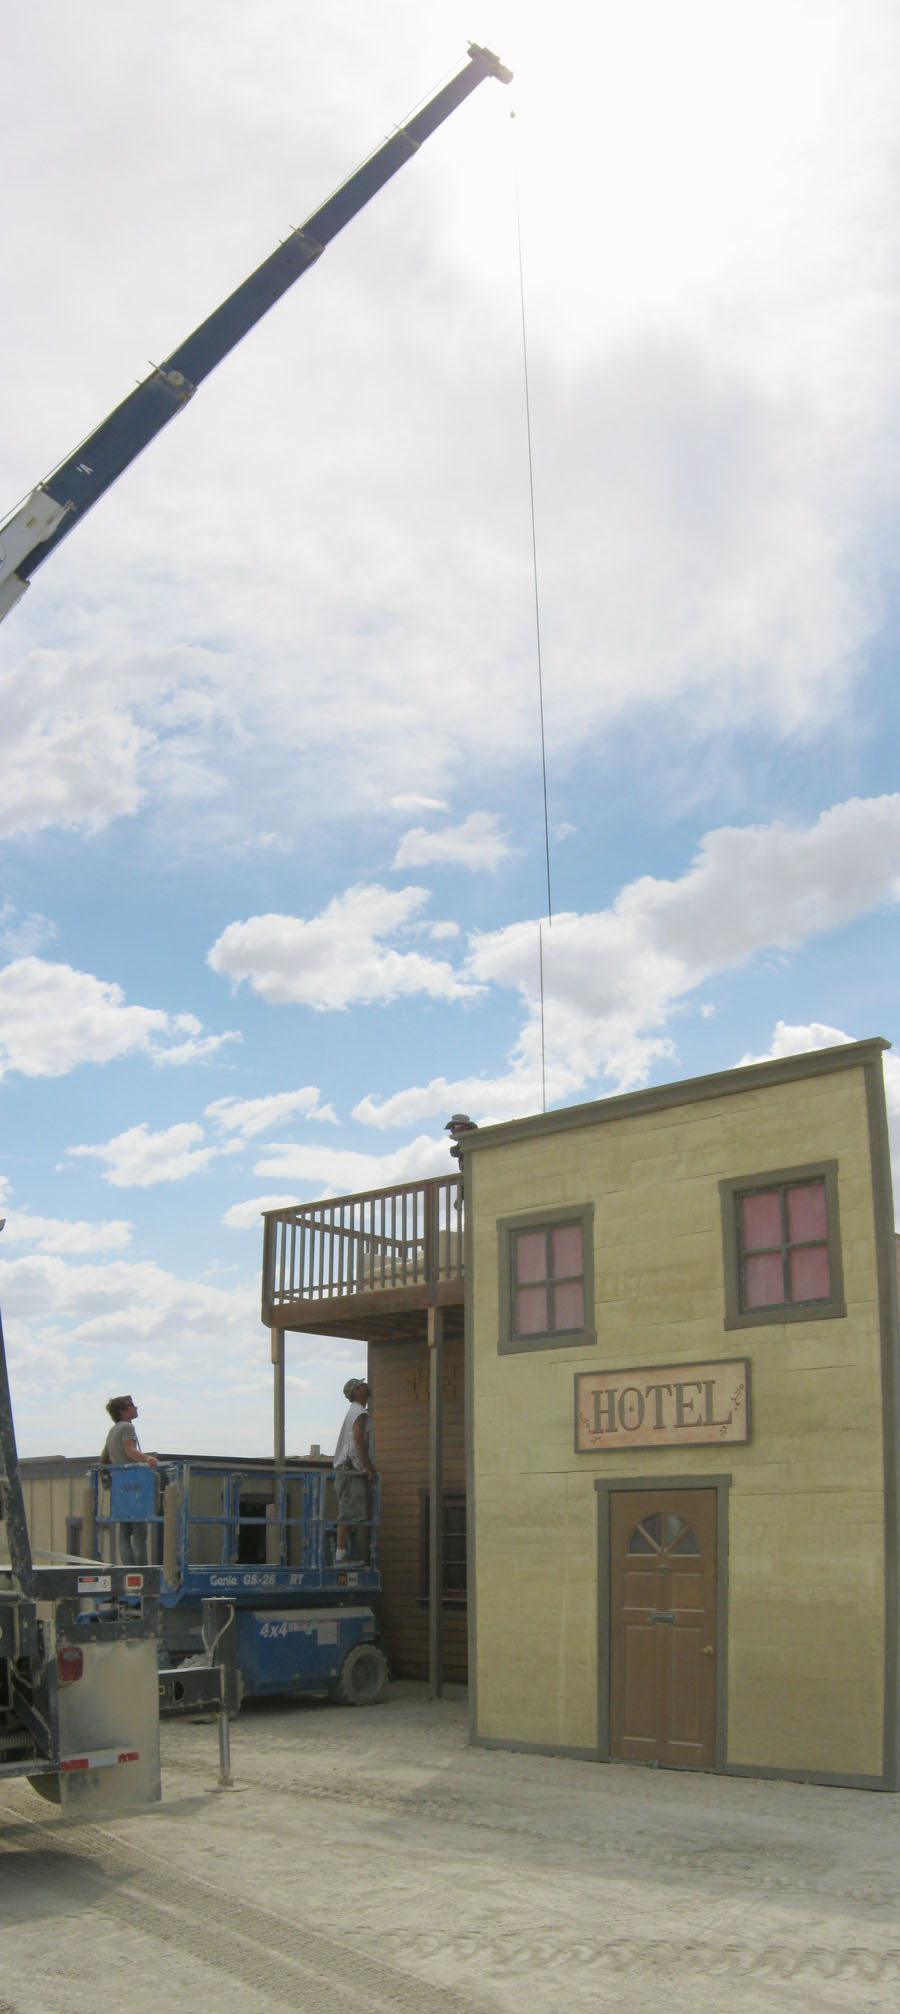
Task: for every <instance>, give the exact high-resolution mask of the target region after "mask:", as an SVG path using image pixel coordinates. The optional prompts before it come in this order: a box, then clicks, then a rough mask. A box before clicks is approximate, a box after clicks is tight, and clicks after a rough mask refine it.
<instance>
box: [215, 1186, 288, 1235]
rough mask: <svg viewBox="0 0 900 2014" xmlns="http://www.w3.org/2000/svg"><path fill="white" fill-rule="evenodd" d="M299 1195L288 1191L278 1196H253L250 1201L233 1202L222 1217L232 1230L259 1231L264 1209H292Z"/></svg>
mask: <svg viewBox="0 0 900 2014" xmlns="http://www.w3.org/2000/svg"><path fill="white" fill-rule="evenodd" d="M299 1201H300V1198H299V1197H298V1196H293V1195H288V1194H286V1193H283V1194H279V1195H277V1196H252V1197H251V1198H250V1200H249V1202H246V1203H232V1205H231V1208H230V1210H226V1211H225V1215H224V1217H223V1218H222V1222H223V1224H227V1225H228V1228H229V1230H230V1231H259V1229H260V1218H261V1217H262V1214H263V1211H264V1210H292V1209H294V1208H295V1207H296V1206H297V1204H298V1203H299Z"/></svg>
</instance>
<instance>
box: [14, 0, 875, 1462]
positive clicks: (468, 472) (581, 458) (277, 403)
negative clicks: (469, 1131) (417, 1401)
mask: <svg viewBox="0 0 900 2014" xmlns="http://www.w3.org/2000/svg"><path fill="white" fill-rule="evenodd" d="M322 12H323V10H321V9H319V8H312V7H307V6H306V5H305V4H290V5H289V4H286V0H267V4H266V6H265V7H264V9H262V10H259V9H254V10H250V9H248V8H246V7H244V6H242V5H238V4H237V0H218V4H216V5H213V4H212V0H187V4H186V5H185V6H184V7H183V8H182V9H181V10H180V13H179V22H178V33H177V38H176V39H175V40H174V41H173V40H172V38H171V37H170V36H168V35H162V34H161V33H160V29H159V17H158V15H157V14H155V13H154V12H152V11H151V10H150V8H149V7H148V6H146V5H144V4H143V0H136V4H133V5H131V6H129V7H128V8H127V9H124V8H122V7H121V6H120V5H119V4H118V0H116V4H111V0H92V6H91V7H90V9H88V10H73V9H71V7H69V6H68V5H67V4H63V0H35V4H34V6H33V7H32V8H31V9H30V10H28V11H27V12H24V13H20V14H19V15H18V16H17V17H16V18H15V19H14V20H10V21H9V22H8V23H5V34H4V46H5V56H6V66H5V72H4V77H3V80H2V82H0V110H2V117H3V123H4V130H5V132H6V134H7V136H8V137H7V158H8V159H9V160H11V161H14V162H15V163H16V180H17V189H18V195H17V199H16V200H15V201H14V202H12V203H11V204H10V205H8V206H7V218H6V226H5V235H6V266H7V272H8V274H9V285H8V290H7V293H8V302H7V310H6V313H5V316H4V318H3V322H2V324H0V350H2V358H0V362H2V375H3V383H4V385H5V386H6V390H7V396H6V400H5V416H4V417H5V424H4V429H3V440H2V443H0V479H2V490H0V494H2V496H3V499H4V506H3V507H4V508H8V509H10V510H11V509H12V508H13V506H14V505H15V503H16V502H17V500H18V499H19V498H20V497H22V496H23V495H24V494H25V493H27V491H28V490H30V489H31V488H32V487H33V485H34V484H35V483H36V482H37V481H38V480H40V478H41V477H42V476H43V475H45V474H46V473H47V472H48V471H49V470H50V469H51V468H52V467H53V465H54V464H55V463H56V462H58V461H59V460H61V459H62V458H63V457H64V456H65V455H66V454H67V453H68V452H69V450H70V449H71V447H72V446H73V444H74V443H75V442H76V441H78V440H79V439H81V438H82V437H83V436H84V435H85V434H87V433H88V432H89V431H90V430H91V428H92V427H93V426H94V425H96V424H97V423H98V422H99V420H100V419H101V418H102V417H103V415H104V414H105V413H106V412H108V411H109V410H110V409H111V408H112V407H113V406H114V405H115V404H117V403H118V401H119V400H120V399H121V398H122V397H123V396H124V395H125V393H126V392H127V390H128V389H129V387H130V386H131V384H132V383H133V382H134V381H135V380H136V379H139V378H141V377H142V376H144V375H145V374H146V371H147V368H148V365H149V363H150V362H151V361H153V360H158V359H159V358H160V357H161V356H164V355H165V354H167V352H168V351H170V350H171V349H172V348H173V347H174V345H175V343H176V342H177V341H178V340H180V338H181V337H183V336H184V335H186V334H187V333H188V332H189V330H190V329H192V328H193V327H194V326H195V325H196V323H197V322H198V321H200V320H201V319H202V318H203V316H204V315H205V314H206V313H208V312H209V311H210V310H211V309H212V308H213V307H214V306H215V305H216V303H217V302H218V301H219V300H221V299H222V298H223V297H224V296H225V295H226V294H227V293H229V292H230V291H231V289H232V288H233V287H234V286H235V285H236V284H237V283H238V282H239V281H240V280H241V279H242V278H243V277H244V276H245V274H246V273H247V272H249V271H250V270H251V269H252V268H253V267H254V266H256V265H257V264H258V263H259V262H260V260H261V259H262V258H263V257H264V256H265V255H266V253H267V252H268V251H269V250H270V249H271V248H272V246H273V245H274V244H275V242H276V241H277V239H278V238H279V237H282V236H284V235H285V234H286V232H287V231H288V230H289V229H290V228H291V227H292V226H294V225H296V224H298V223H300V222H302V220H303V218H304V217H306V216H307V215H309V213H310V212H311V211H312V210H314V209H315V208H316V207H317V206H318V204H319V203H320V202H321V201H322V200H323V199H324V197H325V196H326V195H327V194H328V193H329V191H330V190H331V189H332V188H333V187H335V186H336V185H337V184H338V183H339V182H340V181H342V180H343V179H345V177H346V176H347V175H348V174H349V173H351V172H352V170H353V168H354V167H355V166H356V165H357V163H358V162H359V160H360V159H361V158H362V156H363V155H364V154H366V153H368V152H369V151H370V150H371V148H372V147H373V146H375V145H377V144H378V143H379V142H380V140H381V139H382V138H383V137H384V135H385V134H386V133H387V132H388V131H389V130H390V128H391V126H392V125H393V124H394V123H397V122H400V121H402V120H403V118H404V117H405V116H406V115H407V114H408V112H409V111H410V110H411V109H412V107H413V106H414V105H415V104H416V103H417V102H418V101H419V100H420V99H422V98H424V97H427V96H430V95H431V94H432V92H433V91H434V90H435V89H436V88H437V87H438V86H439V84H440V83H441V82H442V81H443V80H444V78H445V77H446V76H447V75H448V74H452V73H453V72H454V71H455V70H456V69H457V68H459V67H461V65H462V63H463V61H464V60H465V52H466V45H467V42H468V39H469V38H470V37H474V38H475V39H477V40H478V41H481V42H484V43H487V44H488V45H489V46H491V47H492V48H494V49H495V50H497V51H498V53H499V54H500V56H501V57H502V58H503V60H504V61H505V62H507V63H508V64H509V65H510V66H511V67H512V68H513V69H514V71H515V81H514V84H513V85H512V87H510V89H509V90H504V89H502V88H501V87H500V86H499V85H497V84H495V83H493V82H488V83H485V84H484V85H482V86H481V87H480V89H479V90H478V91H477V92H476V93H475V95H474V97H473V98H472V99H470V100H469V102H468V103H467V104H466V105H465V106H463V107H462V108H461V109H460V110H459V111H458V112H457V113H456V114H455V115H454V116H453V118H451V119H450V120H449V121H448V123H447V124H446V126H445V127H444V128H442V130H441V131H440V132H439V133H438V134H437V135H435V136H434V137H433V138H432V139H431V140H430V141H429V142H428V144H427V146H426V147H424V148H423V149H422V151H421V153H420V154H419V155H418V156H417V157H416V159H415V160H414V161H412V162H411V163H409V164H408V165H407V166H406V167H405V168H404V170H403V171H402V173H401V174H400V175H398V177H397V178H396V180H395V181H394V182H393V183H392V184H391V185H390V187H389V188H388V189H386V190H385V191H383V192H382V193H381V194H380V195H379V196H378V197H377V198H376V199H375V201H374V202H373V203H372V205H371V207H370V208H369V209H368V210H367V211H366V212H365V213H363V215H361V216H360V217H359V218H357V219H356V220H355V221H354V223H353V224H352V225H351V226H349V227H348V229H347V230H346V232H345V233H344V234H343V236H342V237H341V238H340V239H339V240H338V241H336V243H335V244H333V245H332V246H331V247H330V248H329V249H328V251H327V253H326V255H325V257H324V258H323V259H322V260H321V261H320V262H319V264H318V265H317V267H316V268H315V269H314V270H313V271H312V272H311V273H309V274H308V275H307V276H306V277H305V278H304V279H303V280H302V281H301V282H300V283H299V284H298V285H297V287H296V288H295V289H294V290H293V292H292V293H291V294H289V295H288V296H287V297H286V299H285V300H284V301H282V302H281V303H280V304H279V306H278V307H277V308H276V309H274V310H273V312H272V314H271V315H270V316H269V317H268V318H267V320H266V321H265V322H264V323H263V324H262V325H261V326H260V327H259V328H258V329H257V330H255V331H254V332H253V333H252V334H251V335H250V336H249V337H248V338H247V340H246V341H245V343H244V344H243V345H242V346H241V348H240V350H239V351H238V352H236V353H235V355H234V356H233V357H231V358H230V359H228V360H227V361H226V362H225V363H224V364H222V365H221V366H220V367H219V369H218V370H217V371H216V372H215V373H214V375H213V376H212V378H211V379H210V380H209V381H208V382H207V383H206V384H205V385H203V386H202V388H201V390H200V391H199V392H198V394H197V397H196V398H195V399H194V400H193V401H192V403H191V405H190V406H189V407H188V409H187V410H186V412H185V413H184V414H183V415H182V416H180V417H179V419H178V420H177V422H175V423H173V424H172V425H171V426H170V427H169V428H168V429H167V430H166V432H165V434H164V435H163V436H161V437H160V438H159V439H158V440H157V441H156V442H155V443H153V444H152V445H151V447H150V448H149V449H148V450H147V452H146V453H145V455H144V456H143V457H142V458H141V460H140V461H139V462H138V463H137V464H136V465H135V466H134V467H133V468H132V469H131V470H130V471H129V472H128V473H127V474H126V475H125V476H124V477H123V478H122V479H121V481H120V482H119V483H118V485H117V486H116V487H115V489H114V490H113V491H111V492H110V493H109V495H108V496H107V497H106V498H105V499H104V501H103V502H102V503H101V504H99V505H98V506H97V508H96V509H95V510H94V512H93V513H92V514H91V516H90V517H89V518H87V519H85V521H84V522H83V523H82V524H80V525H79V526H78V527H77V528H76V530H75V531H74V532H73V534H72V536H71V538H69V539H68V540H67V541H66V542H65V543H64V544H63V545H62V546H61V547H60V549H59V550H58V551H57V552H55V553H54V554H52V555H51V556H50V557H49V558H48V560H47V563H46V566H45V567H43V568H42V569H40V570H39V572H38V573H37V575H36V576H35V580H34V584H33V586H32V588H31V589H30V591H29V593H28V595H27V596H26V597H25V599H24V600H23V601H22V602H21V603H20V604H19V605H18V607H17V608H16V609H15V610H14V611H13V612H12V613H11V614H10V616H9V617H8V619H7V620H6V622H5V623H4V624H3V625H2V628H0V864H2V880H0V1214H5V1215H6V1218H7V1228H6V1230H5V1231H4V1232H3V1235H2V1244H0V1254H2V1256H0V1303H2V1308H3V1318H4V1328H5V1332H6V1339H7V1349H8V1355H9V1359H10V1372H11V1377H12V1380H13V1385H14V1393H15V1402H16V1415H17V1426H18V1434H19V1443H20V1449H21V1451H22V1452H23V1453H24V1454H39V1453H51V1452H62V1453H69V1454H81V1453H85V1452H90V1451H92V1450H93V1449H94V1448H95V1447H96V1446H99V1444H100V1441H101V1439H102V1436H103V1412H102V1406H103V1401H104V1399H105V1397H106V1396H107V1394H108V1393H109V1392H111V1391H118V1390H123V1389H129V1388H131V1389H133V1390H134V1391H135V1395H136V1397H137V1398H138V1402H139V1406H140V1414H141V1425H142V1432H143V1438H144V1444H145V1445H146V1446H148V1447H153V1446H158V1447H165V1448H168V1449H172V1448H185V1449H193V1450H196V1451H209V1452H231V1453H242V1454H264V1453H266V1452H268V1451H269V1449H270V1447H271V1432H272V1428H271V1373H270V1368H269V1362H268V1339H267V1336H266V1334H265V1332H264V1331H263V1329H262V1327H261V1325H260V1323H259V1313H258V1308H259V1273H260V1258H261V1240H260V1211H261V1209H262V1208H264V1207H266V1206H271V1205H273V1204H275V1203H280V1202H287V1201H288V1200H292V1199H297V1200H302V1199H306V1198H312V1197H315V1196H321V1195H325V1194H329V1193H330V1194H342V1193H346V1192H350V1191H353V1190H354V1189H357V1188H369V1187H372V1186H377V1185H379V1184H381V1183H388V1182H393V1181H400V1180H403V1179H405V1178H406V1177H407V1176H408V1175H410V1176H411V1175H418V1174H420V1173H438V1172H441V1171H443V1170H444V1169H446V1168H447V1167H448V1166H449V1165H450V1164H449V1162H448V1155H447V1145H446V1138H445V1135H444V1132H443V1127H444V1122H445V1120H446V1119H447V1118H448V1117H449V1115H450V1113H451V1112H452V1111H454V1110H458V1109H464V1110H467V1111H469V1112H470V1113H471V1115H472V1116H473V1117H474V1118H476V1119H480V1120H487V1119H504V1118H514V1117H518V1116H521V1115H522V1114H524V1113H527V1112H530V1111H534V1110H537V1109H540V1104H541V1097H542V1087H541V1080H542V1056H541V1030H540V1019H539V1015H538V1011H537V976H538V926H539V923H540V922H541V920H542V919H544V928H543V948H544V986H545V1019H544V1031H543V1065H544V1071H545V1075H546V1084H547V1098H548V1103H549V1104H555V1105H560V1104H567V1103H572V1102H579V1101H581V1100H583V1099H585V1098H592V1097H602V1096H603V1095H605V1094H609V1093H613V1092H616V1091H619V1090H621V1089H633V1088H637V1087H638V1086H640V1085H642V1084H645V1083H662V1082H667V1081H670V1080H673V1079H677V1078H680V1077H688V1076H694V1075H697V1074H700V1073H702V1072H705V1071H709V1070H718V1069H727V1068H730V1067H732V1066H733V1065H735V1064H737V1063H739V1062H740V1061H742V1060H745V1059H749V1058H756V1057H761V1056H766V1055H771V1054H777V1053H788V1052H790V1051H793V1050H802V1049H805V1048H809V1047H811V1046H821V1045H822V1044H827V1043H830V1042H833V1041H839V1040H841V1039H844V1038H851V1039H855V1038H862V1037H866V1036H870V1035H883V1036H885V1037H887V1038H888V1039H893V1038H894V1037H895V1035H896V1034H897V1033H898V1030H897V1027H896V1011H895V1001H896V976H895V975H896V969H897V934H898V914H897V902H898V891H900V794H898V778H897V752H898V749H897V743H898V735H897V728H896V706H895V703H894V684H895V657H896V639H897V633H898V598H897V557H896V555H897V547H898V540H897V528H898V513H900V455H898V427H897V414H898V411H900V402H898V391H900V384H898V379H900V346H898V344H897V340H896V331H897V316H898V305H900V245H898V224H897V218H898V215H900V208H898V202H897V196H898V188H897V183H898V161H897V143H896V131H895V128H896V119H895V104H894V79H895V77H896V70H897V57H898V54H900V51H898V46H897V45H898V41H900V27H898V22H897V17H896V12H895V10H894V9H893V7H889V6H886V5H880V4H875V0H861V4H858V5H857V6H856V7H855V8H854V9H853V10H852V11H851V10H850V9H848V8H847V7H846V6H845V5H844V4H843V0H841V4H833V0H815V4H813V0H808V4H806V0H780V4H779V5H777V6H776V5H774V4H767V0H762V4H758V5H755V6H754V7H753V8H752V9H751V8H750V7H745V6H736V7H733V8H730V9H722V8H721V6H714V5H712V4H705V0H702V4H701V0H696V4H690V0H689V4H688V5H687V6H685V7H683V8H681V9H679V10H673V9H672V8H671V6H667V5H662V4H658V0H647V4H645V5H643V6H640V7H636V8H635V7H630V8H627V9H626V8H624V7H622V6H621V5H619V6H618V7H609V6H602V5H601V6H599V7H597V8H596V9H594V10H593V11H592V15H591V18H590V20H589V21H587V22H586V21H585V20H584V19H583V18H582V10H581V9H577V8H576V7H575V6H574V5H572V4H570V0H561V4H560V5H559V6H558V7H557V8H556V9H554V10H553V17H552V24H548V17H547V12H546V9H543V8H538V7H537V6H536V5H531V4H528V0H525V4H521V0H520V4H519V5H516V6H513V5H511V4H505V0H497V4H493V0H485V4H484V5H483V7H481V9H480V11H479V10H478V9H476V15H477V17H478V18H475V17H474V16H473V15H472V12H471V10H470V9H467V11H466V13H465V15H464V14H463V12H462V10H461V9H460V8H459V7H458V6H457V5H455V4H450V3H449V0H435V4H433V5H432V6H431V7H429V8H427V9H424V8H422V7H421V6H418V5H414V4H413V0H396V4H390V5H384V6H382V7H375V8H373V7H372V6H371V5H370V4H365V5H364V4H362V0H346V4H341V5H339V6H337V7H335V8H333V9H331V10H328V16H327V18H326V19H323V18H322ZM511 111H512V112H514V113H515V117H514V118H513V119H511V118H510V112H511ZM517 205H518V213H519V216H520V218H521V252H522V266H523V272H524V285H525V303H526V325H527V342H528V373H529V384H530V393H531V424H532V439H533V455H534V493H535V528H536V542H537V552H538V582H539V592H540V606H541V640H542V661H543V683H544V712H545V726H546V753H547V775H548V802H549V823H550V833H551V848H550V874H551V891H552V903H553V922H552V926H550V927H548V926H547V924H546V912H547V899H546V864H545V857H544V826H543V801H542V786H541V751H540V738H539V715H538V684H537V658H536V647H535V623H534V581H533V576H532V556H531V521H530V513H529V484H528V455H527V438H526V429H525V406H524V389H523V355H522V333H521V320H520V301H519V240H518V235H517V221H516V218H517ZM886 1082H887V1089H888V1100H889V1109H890V1112H891V1115H892V1119H893V1121H894V1123H895V1125H896V1126H897V1127H898V1128H900V1066H898V1064H897V1063H896V1062H895V1059H894V1057H893V1056H892V1055H890V1056H889V1057H888V1058H887V1064H886ZM358 1361H359V1353H358V1352H357V1351H354V1349H353V1348H352V1346H349V1345H340V1344H339V1345H332V1344H327V1343H325V1342H322V1341H320V1340H317V1339H315V1338H307V1339H300V1338H295V1339H291V1340H290V1341H289V1344H288V1401H287V1404H288V1421H287V1427H288V1434H287V1438H288V1447H289V1450H290V1451H291V1452H294V1453H302V1452H303V1451H304V1450H305V1449H306V1448H307V1447H308V1446H309V1445H310V1444H311V1443H312V1442H319V1443H320V1444H322V1445H323V1446H325V1447H327V1446H329V1445H330V1444H331V1443H332V1441H333V1436H334V1433H335V1430H336V1426H337V1423H338V1421H339V1419H340V1416H341V1413H342V1410H343V1401H342V1399H341V1397H340V1388H341V1385H342V1383H343V1380H344V1378H345V1377H346V1376H347V1374H348V1372H349V1370H350V1369H354V1368H356V1367H357V1364H358Z"/></svg>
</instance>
